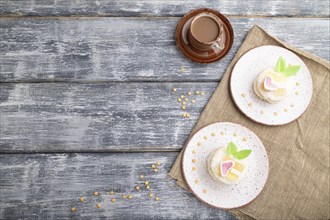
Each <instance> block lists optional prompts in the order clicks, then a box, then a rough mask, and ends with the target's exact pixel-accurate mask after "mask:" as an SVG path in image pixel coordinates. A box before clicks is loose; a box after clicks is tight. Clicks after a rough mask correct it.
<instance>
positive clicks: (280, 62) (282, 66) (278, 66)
mask: <svg viewBox="0 0 330 220" xmlns="http://www.w3.org/2000/svg"><path fill="white" fill-rule="evenodd" d="M285 65H286V64H285V60H284V59H283V58H282V57H279V58H278V60H277V62H276V72H282V71H283V70H284V69H285Z"/></svg>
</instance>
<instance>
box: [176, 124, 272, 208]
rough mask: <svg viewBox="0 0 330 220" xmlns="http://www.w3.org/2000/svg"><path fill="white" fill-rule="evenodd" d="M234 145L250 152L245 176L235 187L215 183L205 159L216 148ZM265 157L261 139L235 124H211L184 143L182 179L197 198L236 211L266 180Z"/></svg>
mask: <svg viewBox="0 0 330 220" xmlns="http://www.w3.org/2000/svg"><path fill="white" fill-rule="evenodd" d="M229 142H234V143H235V144H236V145H237V148H238V150H242V149H252V153H251V154H250V155H249V157H248V158H246V160H248V161H247V163H248V166H247V170H245V172H246V173H245V175H244V176H242V178H241V179H240V180H239V181H238V182H237V183H236V184H234V185H226V184H224V183H221V182H217V181H215V180H214V179H213V178H212V177H211V176H210V174H209V173H208V170H207V162H206V161H207V157H208V155H209V154H210V153H211V152H212V151H213V150H214V149H216V148H219V147H220V146H222V147H227V145H228V144H229ZM268 167H269V165H268V156H267V152H266V150H265V147H264V145H263V144H262V142H261V141H260V139H259V138H258V137H257V135H255V134H254V133H253V132H252V131H250V130H249V129H247V128H245V127H243V126H241V125H238V124H234V123H229V122H224V123H220V122H219V123H214V124H211V125H209V126H207V127H204V128H202V129H201V130H199V131H197V132H196V133H195V134H194V135H193V136H192V137H191V138H190V139H189V140H188V143H187V144H186V147H185V150H184V153H183V158H182V171H183V176H184V178H185V180H186V182H187V184H188V186H189V188H190V189H191V191H192V192H193V193H194V194H195V195H196V197H197V198H199V199H200V200H202V201H203V202H205V203H207V204H209V205H211V206H213V207H216V208H223V209H232V208H237V207H240V206H243V205H246V204H248V203H249V202H251V201H252V200H253V199H255V198H256V197H257V196H258V195H259V193H260V192H261V190H262V189H263V187H264V185H265V183H266V180H267V177H268V169H269V168H268Z"/></svg>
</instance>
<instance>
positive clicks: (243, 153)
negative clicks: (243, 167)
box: [234, 150, 252, 160]
mask: <svg viewBox="0 0 330 220" xmlns="http://www.w3.org/2000/svg"><path fill="white" fill-rule="evenodd" d="M251 152H252V150H241V151H238V152H236V153H235V155H234V157H235V158H236V159H238V160H242V159H244V158H247V157H248V156H249V155H250V154H251Z"/></svg>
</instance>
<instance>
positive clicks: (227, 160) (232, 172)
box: [207, 142, 252, 184]
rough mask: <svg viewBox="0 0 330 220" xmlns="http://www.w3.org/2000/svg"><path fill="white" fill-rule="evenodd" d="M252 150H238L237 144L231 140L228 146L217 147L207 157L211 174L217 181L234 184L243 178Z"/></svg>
mask: <svg viewBox="0 0 330 220" xmlns="http://www.w3.org/2000/svg"><path fill="white" fill-rule="evenodd" d="M251 152H252V150H250V149H244V150H240V151H238V150H237V146H236V145H235V144H234V143H233V142H230V143H229V144H228V146H227V148H226V147H220V148H217V149H215V150H214V151H213V152H212V153H211V154H210V155H209V156H208V158H207V166H208V171H209V173H210V175H211V176H212V177H213V179H215V180H216V181H219V182H222V183H225V184H234V183H236V182H238V181H239V179H241V178H242V176H243V174H244V173H245V171H246V167H247V160H245V159H246V158H247V157H248V156H249V155H250V154H251Z"/></svg>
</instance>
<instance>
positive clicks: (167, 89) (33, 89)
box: [0, 83, 217, 153]
mask: <svg viewBox="0 0 330 220" xmlns="http://www.w3.org/2000/svg"><path fill="white" fill-rule="evenodd" d="M0 86H1V87H0V88H1V93H0V121H1V123H0V153H1V152H100V151H156V150H163V151H164V150H165V151H166V150H167V151H168V150H171V151H172V150H175V151H178V150H180V149H181V148H182V146H183V144H184V141H185V140H186V139H187V137H188V135H189V133H190V131H191V129H192V128H193V126H194V124H195V122H196V121H197V119H198V117H199V114H200V112H201V111H202V109H203V108H204V105H205V104H206V102H207V100H208V99H209V97H210V95H211V94H212V93H213V90H214V89H215V87H216V86H217V83H95V84H79V83H18V84H8V83H3V84H1V85H0ZM174 87H175V88H177V92H176V93H173V92H172V91H171V90H172V88H174ZM197 90H199V91H203V92H205V95H204V96H201V95H198V96H197V95H192V96H190V97H189V99H190V100H189V103H188V104H186V107H187V108H186V111H183V110H182V109H181V104H180V103H179V102H178V101H177V98H178V97H179V96H180V95H181V94H185V95H186V93H187V92H188V91H192V92H194V91H197ZM192 99H195V100H196V103H195V104H191V103H190V101H191V100H192ZM183 112H188V113H189V114H190V115H191V117H190V118H183V117H182V114H183Z"/></svg>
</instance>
